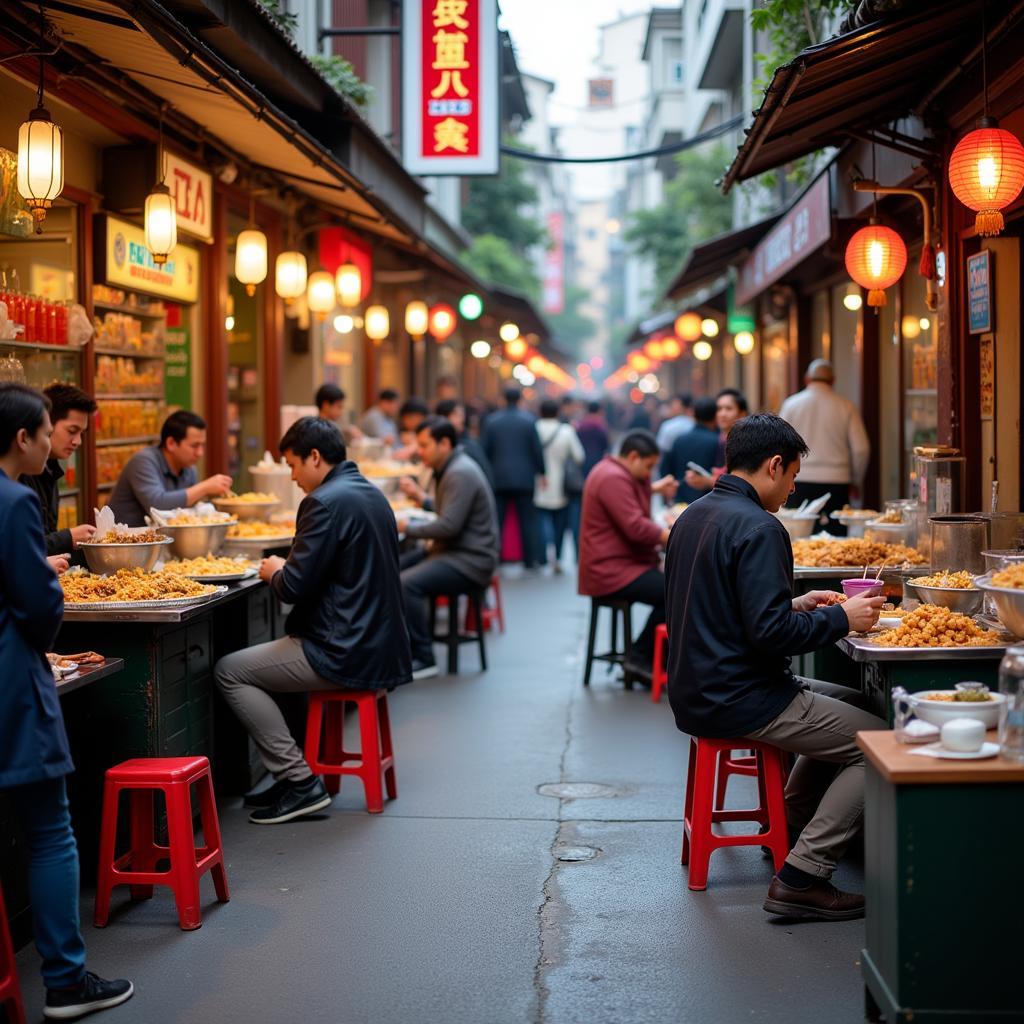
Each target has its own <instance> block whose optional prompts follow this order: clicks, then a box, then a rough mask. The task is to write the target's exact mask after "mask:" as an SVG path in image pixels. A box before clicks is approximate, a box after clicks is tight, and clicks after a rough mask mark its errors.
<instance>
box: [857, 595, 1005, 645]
mask: <svg viewBox="0 0 1024 1024" xmlns="http://www.w3.org/2000/svg"><path fill="white" fill-rule="evenodd" d="M872 642H873V643H876V644H878V645H879V646H880V647H990V646H993V645H995V644H998V643H999V634H998V633H995V632H993V631H992V630H991V629H982V628H981V626H979V625H978V624H977V623H976V622H975V621H974V620H973V619H972V618H971V617H970V616H968V615H961V614H960V613H959V612H953V611H950V610H949V609H948V608H943V607H942V606H941V605H937V604H923V605H921V606H920V607H919V608H915V609H914V610H913V611H912V612H910V613H909V614H907V615H905V616H904V618H903V621H902V622H901V623H900V624H899V625H898V626H897V627H896V628H895V629H887V630H885V631H884V632H883V633H879V634H878V636H876V637H874V638H873V640H872Z"/></svg>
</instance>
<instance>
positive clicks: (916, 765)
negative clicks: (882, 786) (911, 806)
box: [857, 729, 1024, 785]
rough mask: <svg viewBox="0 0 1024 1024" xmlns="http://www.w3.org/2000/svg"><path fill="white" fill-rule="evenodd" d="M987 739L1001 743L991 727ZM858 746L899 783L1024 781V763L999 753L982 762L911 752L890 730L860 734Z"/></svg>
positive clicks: (880, 769) (894, 781)
mask: <svg viewBox="0 0 1024 1024" xmlns="http://www.w3.org/2000/svg"><path fill="white" fill-rule="evenodd" d="M985 739H986V741H988V742H991V743H996V742H998V741H997V739H996V733H995V730H994V729H990V730H989V732H988V734H987V735H986V737H985ZM857 746H859V747H860V749H861V750H863V751H864V753H865V754H866V755H867V759H868V760H869V761H870V762H871V764H872V765H874V767H875V768H876V769H878V771H879V772H880V773H881V774H882V776H883V777H884V778H886V779H887V780H888V781H889V782H893V783H896V784H897V785H906V784H917V785H927V784H943V785H949V784H951V783H964V782H1018V783H1019V782H1024V764H1014V763H1013V762H1011V761H1004V760H1003V759H1002V758H1001V757H999V756H998V755H997V756H996V757H988V758H985V759H984V760H978V761H950V760H944V759H941V758H935V757H923V756H921V755H918V754H911V753H910V751H911V750H913V749H914V747H913V746H912V745H909V744H906V743H900V742H899V741H898V740H897V739H896V733H895V732H893V731H891V730H889V729H885V730H879V731H878V732H859V733H857Z"/></svg>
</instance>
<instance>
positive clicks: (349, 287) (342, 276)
mask: <svg viewBox="0 0 1024 1024" xmlns="http://www.w3.org/2000/svg"><path fill="white" fill-rule="evenodd" d="M334 284H335V287H336V288H337V289H338V301H339V302H340V303H341V304H342V305H343V306H345V307H347V308H348V309H352V308H353V307H354V306H358V305H359V300H360V299H361V298H362V297H363V275H362V274H361V273H360V272H359V268H358V267H357V266H356V265H355V264H354V263H342V265H341V266H340V267H338V274H337V276H336V277H335V279H334Z"/></svg>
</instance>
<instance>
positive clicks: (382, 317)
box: [365, 306, 391, 343]
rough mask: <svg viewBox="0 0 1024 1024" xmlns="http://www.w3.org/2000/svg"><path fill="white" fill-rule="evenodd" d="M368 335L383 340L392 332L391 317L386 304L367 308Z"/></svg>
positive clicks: (366, 326) (376, 339) (374, 339)
mask: <svg viewBox="0 0 1024 1024" xmlns="http://www.w3.org/2000/svg"><path fill="white" fill-rule="evenodd" d="M365 329H366V336H367V337H368V338H369V339H370V340H371V341H376V342H378V343H379V342H382V341H383V340H384V339H385V338H386V337H387V336H388V334H389V333H390V332H391V317H390V316H389V315H388V310H387V307H386V306H368V307H367V309H366V325H365Z"/></svg>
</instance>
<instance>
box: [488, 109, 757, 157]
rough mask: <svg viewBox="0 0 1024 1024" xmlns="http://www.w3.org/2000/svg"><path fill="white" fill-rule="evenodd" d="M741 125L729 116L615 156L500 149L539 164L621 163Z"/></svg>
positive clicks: (704, 139)
mask: <svg viewBox="0 0 1024 1024" xmlns="http://www.w3.org/2000/svg"><path fill="white" fill-rule="evenodd" d="M742 126H743V117H742V116H741V115H737V116H736V117H731V118H729V120H728V121H723V122H722V123H721V124H716V125H715V127H714V128H709V129H708V130H707V131H705V132H701V133H700V134H699V135H694V136H692V137H691V138H689V139H683V140H681V141H680V142H672V143H669V144H668V145H667V146H657V147H656V148H654V149H643V150H640V151H638V152H636V153H620V154H618V155H617V156H565V155H563V154H547V153H531V152H530V151H529V150H527V149H516V148H515V146H505V145H502V147H501V151H502V153H504V154H505V156H514V157H517V158H518V159H520V160H531V161H533V162H534V163H541V164H612V163H622V162H624V161H626V160H644V159H646V158H647V157H652V156H668V155H669V154H671V153H682V152H683V151H684V150H687V149H693V147H694V146H700V145H702V144H703V143H705V142H710V141H711V140H712V139H717V138H721V136H723V135H728V134H729V132H731V131H734V130H735V129H737V128H741V127H742Z"/></svg>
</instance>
